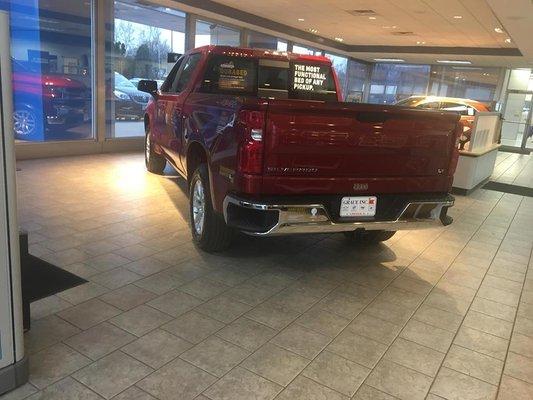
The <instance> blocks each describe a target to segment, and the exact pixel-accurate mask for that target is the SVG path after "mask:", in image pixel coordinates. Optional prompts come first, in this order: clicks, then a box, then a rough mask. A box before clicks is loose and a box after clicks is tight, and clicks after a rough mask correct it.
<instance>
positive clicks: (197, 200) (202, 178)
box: [189, 164, 233, 253]
mask: <svg viewBox="0 0 533 400" xmlns="http://www.w3.org/2000/svg"><path fill="white" fill-rule="evenodd" d="M189 204H190V218H191V233H192V237H193V241H194V243H195V244H196V245H197V246H198V247H200V248H201V249H202V250H204V251H206V252H209V253H214V252H218V251H222V250H225V249H227V248H228V247H229V246H230V244H231V239H232V237H233V230H232V229H231V228H230V227H228V226H227V225H226V222H225V221H224V218H222V216H220V215H219V214H217V213H216V212H215V210H214V209H213V203H212V201H211V193H210V190H209V172H208V170H207V165H205V164H201V165H200V166H199V167H198V168H197V169H196V171H195V172H194V174H193V176H192V178H191V181H190V186H189Z"/></svg>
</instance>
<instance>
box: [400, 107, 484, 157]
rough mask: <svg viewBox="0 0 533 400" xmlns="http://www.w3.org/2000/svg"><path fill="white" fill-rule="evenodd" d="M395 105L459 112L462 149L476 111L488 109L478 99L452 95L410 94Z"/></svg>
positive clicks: (469, 133)
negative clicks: (410, 95) (461, 125)
mask: <svg viewBox="0 0 533 400" xmlns="http://www.w3.org/2000/svg"><path fill="white" fill-rule="evenodd" d="M396 105H398V106H405V107H415V108H423V109H426V110H442V111H454V112H457V113H459V114H460V115H461V122H462V124H463V134H462V135H461V137H460V138H459V149H460V150H463V149H464V148H465V146H466V144H467V143H468V142H469V141H470V136H471V134H472V127H473V124H474V120H475V118H476V113H478V112H483V111H485V112H486V111H490V110H489V108H488V107H487V106H486V105H485V104H483V103H481V102H479V101H476V100H470V99H458V98H454V97H438V96H412V97H408V98H407V99H403V100H400V101H399V102H397V103H396Z"/></svg>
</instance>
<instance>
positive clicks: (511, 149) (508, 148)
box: [498, 145, 531, 155]
mask: <svg viewBox="0 0 533 400" xmlns="http://www.w3.org/2000/svg"><path fill="white" fill-rule="evenodd" d="M498 151H503V152H504V153H516V154H526V155H527V154H530V153H531V150H528V149H522V148H520V147H513V146H504V145H501V146H500V147H499V148H498Z"/></svg>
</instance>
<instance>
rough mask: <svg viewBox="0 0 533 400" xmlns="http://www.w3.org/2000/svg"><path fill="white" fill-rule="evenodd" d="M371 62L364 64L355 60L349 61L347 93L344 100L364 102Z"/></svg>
mask: <svg viewBox="0 0 533 400" xmlns="http://www.w3.org/2000/svg"><path fill="white" fill-rule="evenodd" d="M369 69H370V65H369V64H363V63H360V62H357V61H354V60H349V61H348V72H347V78H346V81H347V82H346V93H345V94H344V100H345V101H348V102H350V103H362V102H363V95H364V92H365V88H366V85H367V79H368V71H369Z"/></svg>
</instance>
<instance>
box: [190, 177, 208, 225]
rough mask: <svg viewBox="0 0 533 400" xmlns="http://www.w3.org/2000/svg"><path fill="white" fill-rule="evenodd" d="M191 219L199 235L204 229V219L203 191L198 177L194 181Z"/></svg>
mask: <svg viewBox="0 0 533 400" xmlns="http://www.w3.org/2000/svg"><path fill="white" fill-rule="evenodd" d="M192 219H193V224H194V230H195V231H196V234H198V235H201V234H202V231H203V230H204V219H205V191H204V185H203V184H202V181H201V180H200V179H198V180H197V181H196V182H195V183H194V189H193V195H192Z"/></svg>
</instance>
